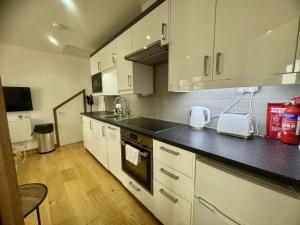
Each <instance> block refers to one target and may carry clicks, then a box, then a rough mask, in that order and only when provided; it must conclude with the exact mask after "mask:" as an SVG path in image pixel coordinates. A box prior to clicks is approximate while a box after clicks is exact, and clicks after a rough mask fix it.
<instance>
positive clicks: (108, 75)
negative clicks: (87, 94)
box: [97, 68, 119, 96]
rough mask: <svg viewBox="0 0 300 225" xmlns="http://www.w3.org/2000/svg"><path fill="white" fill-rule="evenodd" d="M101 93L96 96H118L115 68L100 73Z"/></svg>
mask: <svg viewBox="0 0 300 225" xmlns="http://www.w3.org/2000/svg"><path fill="white" fill-rule="evenodd" d="M101 75H102V92H99V93H97V94H98V95H108V96H111V95H118V94H119V92H118V71H117V69H116V68H111V69H107V70H105V71H103V72H102V74H101Z"/></svg>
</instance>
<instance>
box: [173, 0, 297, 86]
mask: <svg viewBox="0 0 300 225" xmlns="http://www.w3.org/2000/svg"><path fill="white" fill-rule="evenodd" d="M278 15H281V16H278ZM299 16H300V1H299V0H262V1H261V0H253V1H239V0H226V1H221V0H213V1H210V0H199V1H196V0H187V1H180V0H170V41H169V90H170V91H189V90H191V89H203V88H204V89H205V88H224V87H236V86H251V85H279V84H295V83H298V82H299V81H298V79H299V77H297V79H296V78H295V79H289V80H288V82H286V79H284V78H285V77H284V76H283V74H286V73H292V72H294V71H293V68H294V64H295V55H296V52H295V51H296V46H297V34H298V27H299ZM296 69H297V66H296ZM296 71H297V70H296ZM279 75H280V76H279Z"/></svg>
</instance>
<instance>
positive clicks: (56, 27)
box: [51, 22, 62, 30]
mask: <svg viewBox="0 0 300 225" xmlns="http://www.w3.org/2000/svg"><path fill="white" fill-rule="evenodd" d="M51 25H52V27H53V28H54V29H55V30H61V29H62V25H61V24H60V23H57V22H52V23H51Z"/></svg>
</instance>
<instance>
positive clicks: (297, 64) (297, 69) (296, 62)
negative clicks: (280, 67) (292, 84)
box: [295, 28, 300, 73]
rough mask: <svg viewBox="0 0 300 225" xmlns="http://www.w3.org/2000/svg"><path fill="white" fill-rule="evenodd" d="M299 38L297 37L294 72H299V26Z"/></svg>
mask: <svg viewBox="0 0 300 225" xmlns="http://www.w3.org/2000/svg"><path fill="white" fill-rule="evenodd" d="M298 35H299V38H298V47H297V55H296V61H295V72H298V73H299V72H300V28H299V34H298Z"/></svg>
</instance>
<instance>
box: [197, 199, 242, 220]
mask: <svg viewBox="0 0 300 225" xmlns="http://www.w3.org/2000/svg"><path fill="white" fill-rule="evenodd" d="M195 197H196V199H197V200H198V202H199V203H200V204H201V205H203V206H204V207H205V208H207V209H208V210H210V211H211V212H213V213H214V214H216V215H217V216H218V217H221V218H222V219H225V220H227V221H228V222H230V224H235V225H242V223H240V222H238V221H236V220H235V219H233V218H231V217H230V216H227V215H226V214H225V213H223V212H222V211H221V210H220V209H218V208H217V207H216V206H214V205H213V204H211V203H210V202H208V201H207V200H205V199H204V198H202V197H197V196H195Z"/></svg>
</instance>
